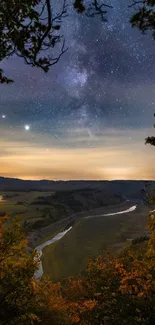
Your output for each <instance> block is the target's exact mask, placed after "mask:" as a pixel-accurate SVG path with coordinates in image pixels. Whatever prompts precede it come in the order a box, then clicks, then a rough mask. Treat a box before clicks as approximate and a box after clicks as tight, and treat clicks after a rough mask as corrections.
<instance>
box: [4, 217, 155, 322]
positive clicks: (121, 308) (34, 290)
mask: <svg viewBox="0 0 155 325" xmlns="http://www.w3.org/2000/svg"><path fill="white" fill-rule="evenodd" d="M149 229H150V238H149V240H147V241H144V242H141V243H139V244H134V245H129V246H127V247H126V248H125V249H124V251H123V252H121V253H120V254H119V255H118V256H115V257H113V256H112V255H111V254H107V256H105V255H104V257H103V256H99V257H97V258H96V259H95V260H93V261H89V262H88V266H87V269H86V270H85V272H83V274H81V275H80V276H78V277H71V278H68V279H64V280H63V281H62V282H61V283H56V284H54V283H52V282H51V281H49V280H48V279H44V280H41V281H40V282H37V281H36V280H35V278H34V272H35V271H36V270H37V267H38V260H37V256H36V253H35V252H33V253H32V254H30V253H28V252H27V242H26V240H25V239H24V235H23V234H22V232H21V230H20V226H19V223H18V221H15V222H14V224H13V225H12V226H10V227H6V226H5V220H4V219H1V222H0V233H1V237H0V324H2V325H3V324H8V325H12V324H13V325H15V324H20V325H22V324H28V325H29V324H38V323H39V324H45V325H46V324H47V325H56V324H57V325H60V324H64V325H65V324H66V325H74V324H80V325H101V324H107V325H120V324H124V325H138V324H141V325H153V324H155V212H154V211H153V212H151V213H150V216H149ZM34 257H35V258H34Z"/></svg>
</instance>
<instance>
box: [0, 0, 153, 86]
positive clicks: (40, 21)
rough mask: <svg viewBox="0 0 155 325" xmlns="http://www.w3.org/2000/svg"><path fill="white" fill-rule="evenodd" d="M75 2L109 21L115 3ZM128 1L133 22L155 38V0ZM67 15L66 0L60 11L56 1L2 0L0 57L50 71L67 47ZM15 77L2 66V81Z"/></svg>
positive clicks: (80, 10) (98, 0)
mask: <svg viewBox="0 0 155 325" xmlns="http://www.w3.org/2000/svg"><path fill="white" fill-rule="evenodd" d="M72 4H73V8H74V9H75V10H76V11H77V12H78V13H79V14H85V15H87V16H88V17H94V16H95V15H97V16H99V17H100V18H101V19H102V21H107V9H108V8H111V7H112V6H110V5H108V4H107V3H105V2H104V1H102V0H90V2H89V3H88V2H87V1H86V0H73V2H72ZM126 5H127V6H130V7H131V6H135V14H134V15H133V16H132V17H131V24H132V26H133V27H137V28H139V29H140V30H141V31H142V33H145V32H146V31H147V30H151V31H152V33H153V37H154V38H155V12H154V6H155V0H142V1H135V0H134V1H132V0H131V3H130V1H129V4H128V3H127V4H126ZM113 10H114V8H113ZM67 15H68V3H67V0H63V1H62V6H61V9H60V11H59V12H56V5H55V4H54V3H53V2H52V1H51V0H43V1H42V0H26V1H25V0H1V1H0V61H2V60H3V59H5V58H10V57H11V56H12V55H13V54H16V55H17V56H19V57H21V58H23V59H24V61H25V62H26V64H28V65H30V66H32V67H39V68H41V69H43V70H44V71H45V72H47V71H48V70H49V68H50V67H51V66H52V65H54V64H56V63H57V62H58V61H59V59H60V58H61V56H62V55H63V54H64V52H66V50H67V47H66V46H65V39H64V36H63V35H62V33H61V24H62V21H63V19H64V18H65V17H66V16H67ZM49 50H50V51H49ZM12 81H13V80H11V79H9V78H8V77H7V76H5V74H4V72H3V70H2V69H0V83H10V82H12Z"/></svg>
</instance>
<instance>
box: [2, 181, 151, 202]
mask: <svg viewBox="0 0 155 325" xmlns="http://www.w3.org/2000/svg"><path fill="white" fill-rule="evenodd" d="M145 182H146V181H127V180H125V181H82V180H81V181H76V180H75V181H50V180H39V181H34V180H32V181H31V180H21V179H17V178H5V177H0V190H1V191H2V190H3V191H4V190H6V191H35V190H36V191H38V190H39V191H65V190H66V191H70V190H78V189H80V190H81V189H93V188H95V189H100V190H103V189H105V190H106V191H107V192H109V193H112V194H117V195H121V196H123V197H124V198H135V199H136V198H140V191H141V189H144V187H145ZM152 184H153V185H154V186H155V181H153V182H152Z"/></svg>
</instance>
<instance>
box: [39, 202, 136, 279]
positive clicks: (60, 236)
mask: <svg viewBox="0 0 155 325" xmlns="http://www.w3.org/2000/svg"><path fill="white" fill-rule="evenodd" d="M136 208H137V205H133V206H132V207H130V208H128V209H126V210H123V211H119V212H113V213H105V214H100V215H94V216H87V217H85V219H90V218H97V217H104V216H113V215H117V214H123V213H129V212H132V211H134V210H135V209H136ZM71 229H72V227H70V228H68V229H67V230H64V231H62V232H59V233H58V234H57V235H56V236H55V237H54V238H52V239H50V240H47V241H46V242H45V243H43V244H41V245H39V246H37V247H36V250H37V252H38V254H39V258H40V265H39V269H38V271H37V272H35V278H36V279H38V280H39V279H40V278H41V277H42V275H43V266H42V262H41V256H42V250H43V248H44V247H46V246H49V245H51V244H52V243H55V242H56V241H58V240H60V239H61V238H63V237H64V236H65V235H66V234H67V232H68V231H70V230H71Z"/></svg>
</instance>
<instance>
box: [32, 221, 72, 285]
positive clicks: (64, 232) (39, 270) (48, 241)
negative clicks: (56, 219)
mask: <svg viewBox="0 0 155 325" xmlns="http://www.w3.org/2000/svg"><path fill="white" fill-rule="evenodd" d="M71 229H72V227H70V228H68V229H67V230H64V231H62V232H59V233H58V234H57V235H56V236H55V237H53V238H52V239H50V240H47V241H46V242H45V243H43V244H41V245H39V246H37V247H36V251H37V253H38V254H39V258H40V265H39V269H38V271H37V272H35V275H34V276H35V278H36V279H40V278H41V277H42V275H43V266H42V262H41V256H42V250H43V248H44V247H46V246H49V245H51V244H53V243H55V242H56V241H57V240H60V239H61V238H62V237H64V236H65V235H66V234H67V232H68V231H70V230H71Z"/></svg>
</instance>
